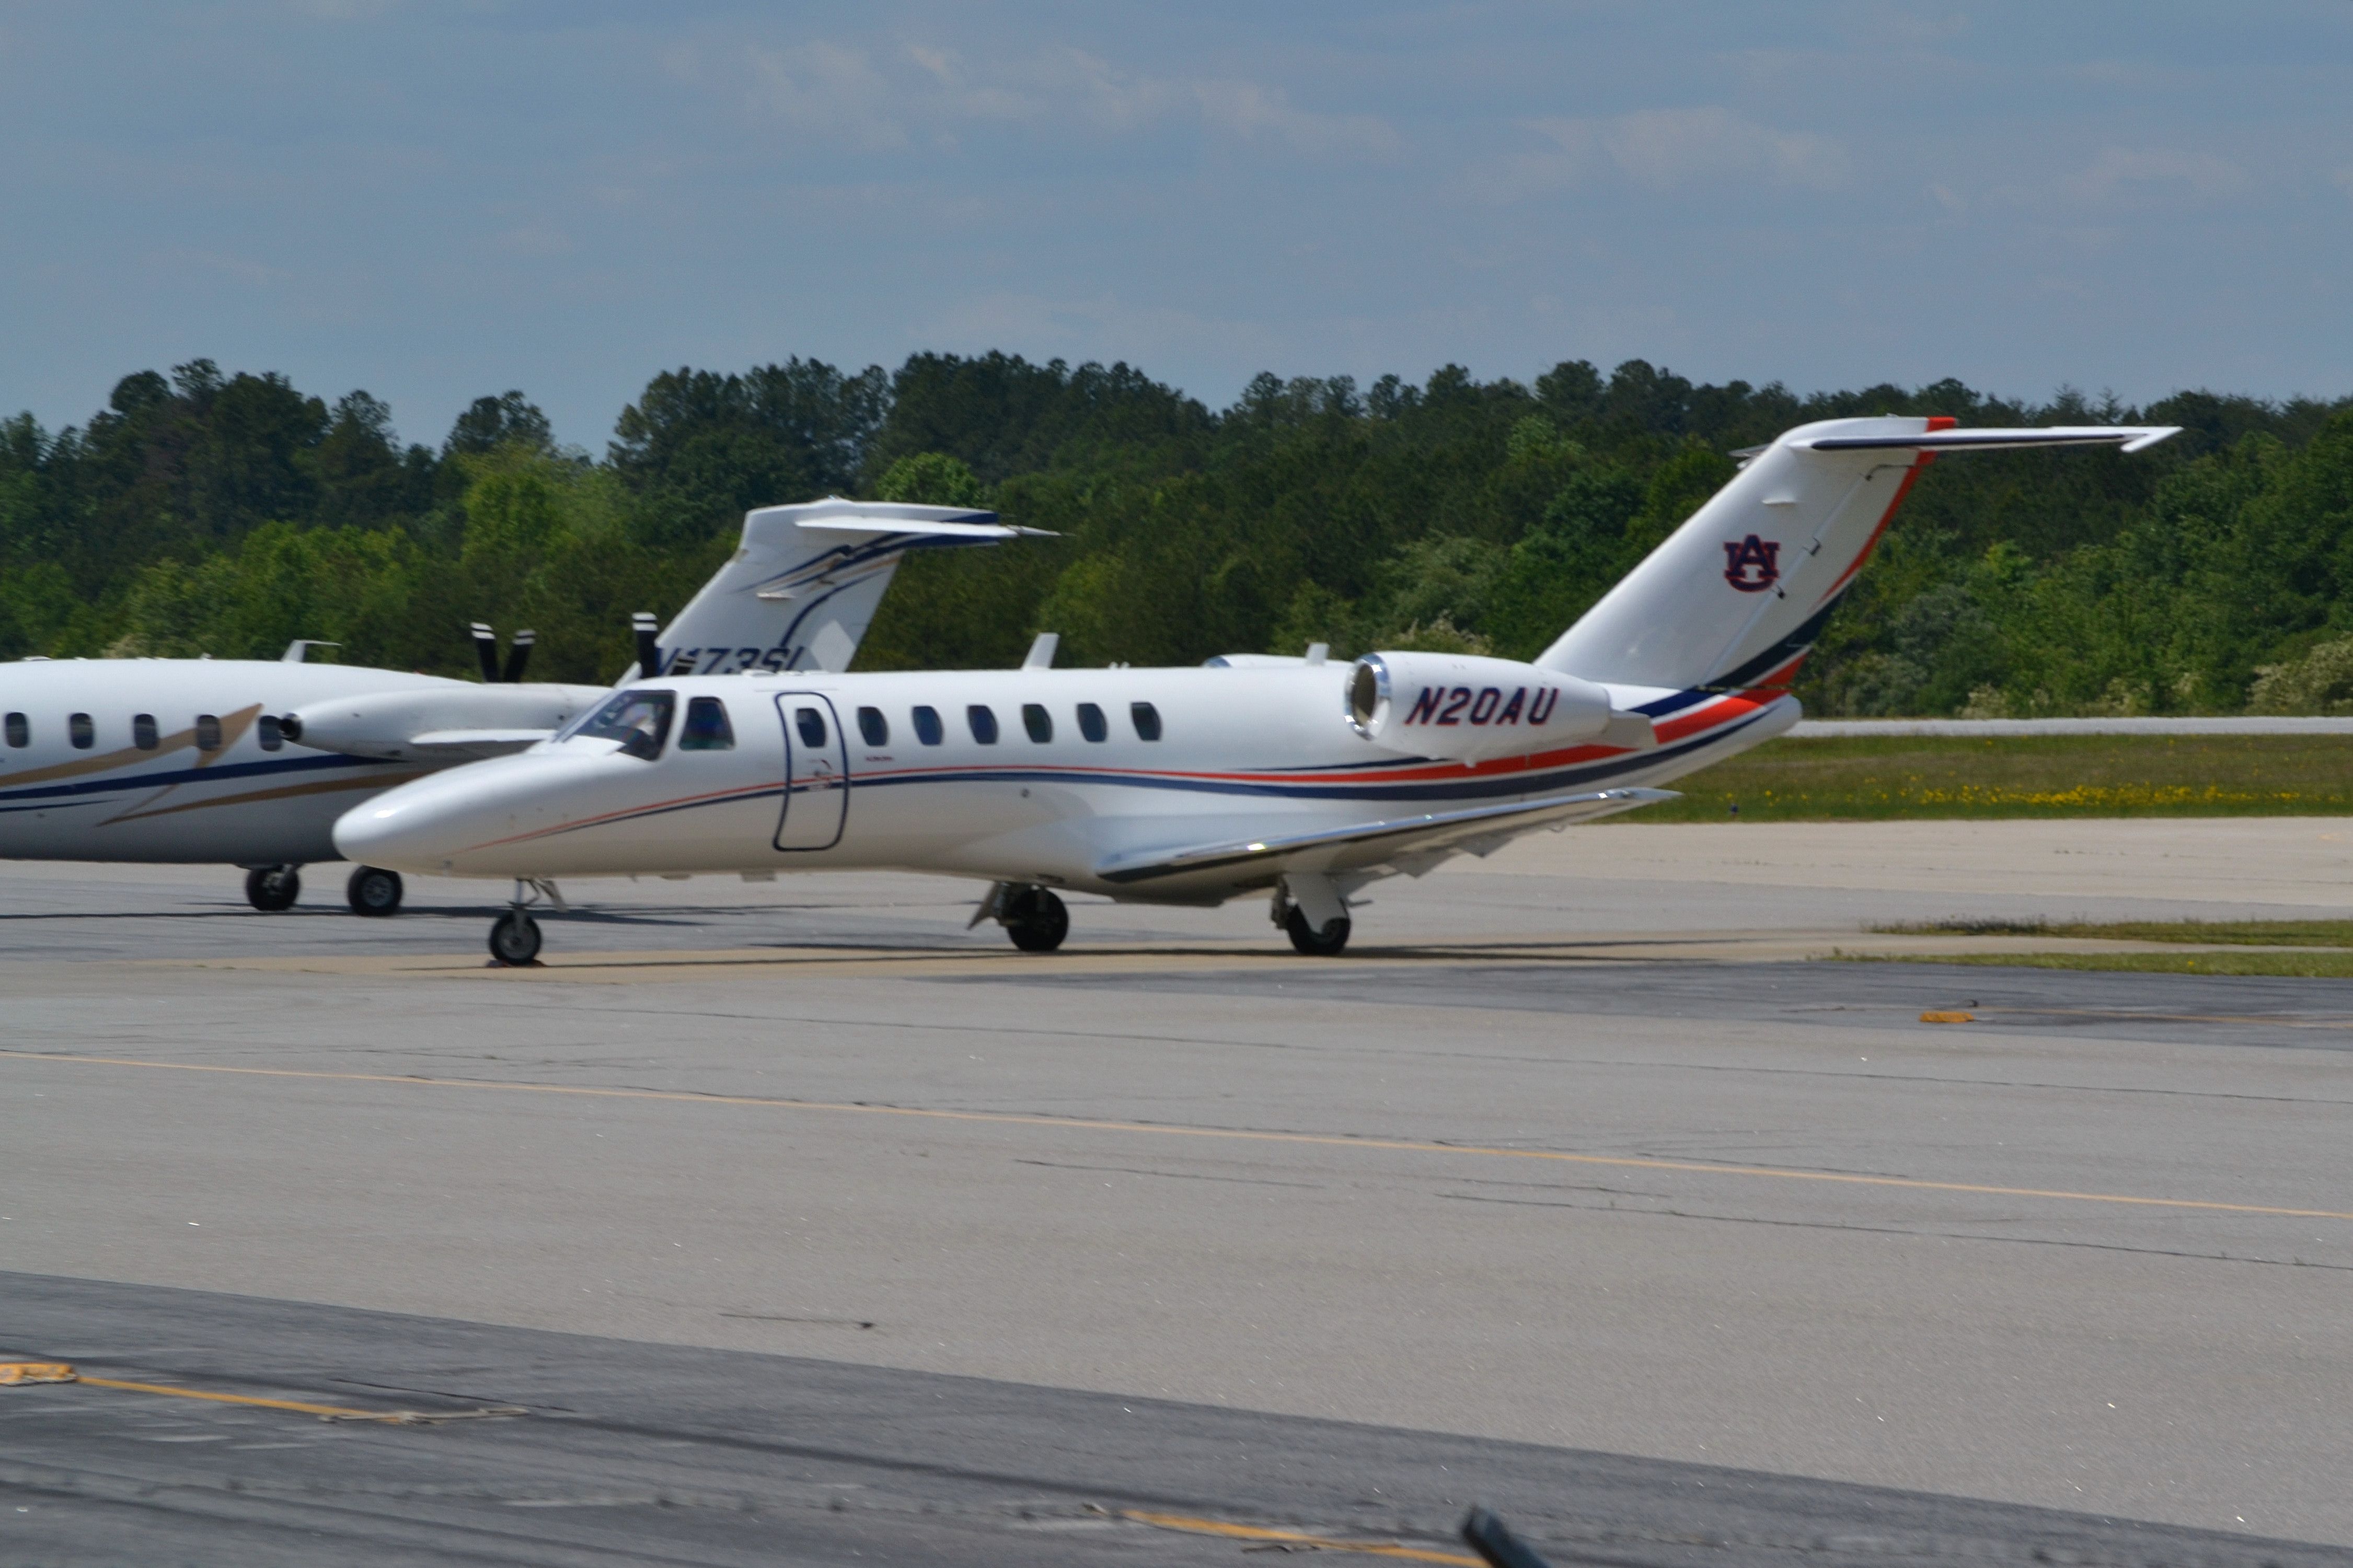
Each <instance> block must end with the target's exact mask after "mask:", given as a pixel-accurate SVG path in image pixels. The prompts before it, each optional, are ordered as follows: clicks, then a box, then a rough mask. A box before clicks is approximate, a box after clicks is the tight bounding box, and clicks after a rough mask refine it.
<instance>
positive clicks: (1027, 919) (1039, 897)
mask: <svg viewBox="0 0 2353 1568" xmlns="http://www.w3.org/2000/svg"><path fill="white" fill-rule="evenodd" d="M1005 934H1006V935H1008V936H1009V937H1011V938H1012V939H1013V945H1014V946H1016V947H1018V948H1019V949H1020V950H1021V951H1022V952H1053V951H1054V950H1055V949H1056V948H1058V947H1060V946H1061V945H1062V939H1063V938H1064V937H1066V936H1068V935H1070V934H1071V911H1070V910H1069V909H1068V908H1067V907H1066V906H1065V905H1064V904H1063V902H1062V900H1060V899H1059V898H1056V897H1055V896H1054V895H1053V894H1052V893H1050V892H1049V891H1047V890H1046V889H1043V888H1024V889H1021V890H1020V891H1019V892H1018V893H1016V894H1014V895H1013V896H1012V897H1011V898H1010V899H1008V900H1006V906H1005Z"/></svg>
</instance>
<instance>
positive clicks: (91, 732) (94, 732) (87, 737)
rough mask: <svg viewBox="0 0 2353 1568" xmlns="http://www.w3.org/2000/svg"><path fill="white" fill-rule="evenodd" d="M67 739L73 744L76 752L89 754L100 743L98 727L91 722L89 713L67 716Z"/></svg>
mask: <svg viewBox="0 0 2353 1568" xmlns="http://www.w3.org/2000/svg"><path fill="white" fill-rule="evenodd" d="M66 739H67V740H69V741H71V742H73V749H74V750H75V751H77V752H87V751H89V750H90V747H92V746H93V745H95V744H97V743H98V726H97V725H95V724H93V723H91V722H90V715H89V714H87V713H69V714H67V715H66Z"/></svg>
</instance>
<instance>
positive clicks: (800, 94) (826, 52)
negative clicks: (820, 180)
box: [744, 43, 912, 153]
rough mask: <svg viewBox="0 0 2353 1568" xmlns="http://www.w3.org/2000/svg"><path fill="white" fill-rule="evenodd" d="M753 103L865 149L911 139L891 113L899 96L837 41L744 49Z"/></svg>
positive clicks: (858, 53)
mask: <svg viewBox="0 0 2353 1568" xmlns="http://www.w3.org/2000/svg"><path fill="white" fill-rule="evenodd" d="M744 58H745V59H746V60H747V61H748V62H749V63H750V65H751V68H752V75H753V79H754V93H753V97H754V105H755V107H757V108H759V109H761V110H765V111H767V112H768V113H771V114H774V115H776V116H778V117H779V118H781V119H783V120H784V121H786V123H788V124H790V125H792V126H794V127H796V128H797V129H799V130H802V131H807V132H812V133H814V134H816V135H818V136H820V137H823V138H825V139H827V140H828V141H840V142H849V143H850V144H851V145H853V146H857V147H860V148H863V149H865V150H866V151H868V152H872V153H882V152H890V151H892V150H894V149H896V148H900V147H904V146H906V145H907V144H908V142H910V141H911V140H912V138H911V137H910V136H909V134H908V131H907V127H906V125H905V124H904V123H903V122H902V121H901V120H900V118H899V117H898V116H897V115H895V114H893V113H892V111H891V108H890V106H891V105H892V104H893V103H895V102H898V101H900V100H901V99H902V95H901V94H898V93H895V92H893V91H892V88H891V84H890V82H889V81H888V80H886V79H884V78H883V76H882V73H881V72H880V71H878V70H877V69H875V68H874V65H873V62H872V61H871V59H869V58H867V55H866V52H865V51H864V50H863V49H855V48H847V47H843V46H842V45H839V44H828V43H814V44H799V45H796V46H794V47H790V48H783V49H769V48H763V47H760V46H758V45H756V44H755V45H753V46H752V47H749V48H747V49H746V50H745V51H744Z"/></svg>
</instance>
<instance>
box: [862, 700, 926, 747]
mask: <svg viewBox="0 0 2353 1568" xmlns="http://www.w3.org/2000/svg"><path fill="white" fill-rule="evenodd" d="M923 711H925V712H926V713H928V712H930V711H931V710H930V709H928V708H926V709H925V710H923ZM858 732H859V733H860V734H861V735H863V736H865V737H866V743H867V744H868V745H870V746H887V745H889V744H890V743H891V721H890V720H888V719H885V718H884V717H882V710H881V709H880V708H860V710H858Z"/></svg>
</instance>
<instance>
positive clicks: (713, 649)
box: [655, 496, 1039, 675]
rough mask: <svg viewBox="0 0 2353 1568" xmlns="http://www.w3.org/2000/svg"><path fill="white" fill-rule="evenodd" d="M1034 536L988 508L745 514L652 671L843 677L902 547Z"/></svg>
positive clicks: (890, 506)
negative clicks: (812, 672)
mask: <svg viewBox="0 0 2353 1568" xmlns="http://www.w3.org/2000/svg"><path fill="white" fill-rule="evenodd" d="M1038 531H1039V530H1037V529H1029V528H1015V527H1011V526H1009V525H1008V524H1006V523H1002V522H999V521H997V514H996V513H995V512H993V511H974V510H970V509H968V508H963V507H945V506H915V505H912V504H907V503H902V502H899V501H854V500H841V499H840V498H839V497H838V496H836V497H831V498H828V499H827V500H821V501H811V502H809V503H808V504H807V505H805V506H770V507H762V508H760V509H759V510H756V511H750V512H746V513H744V542H743V547H742V548H741V549H739V550H737V551H736V552H735V553H734V555H733V558H732V559H730V560H729V561H728V563H727V564H725V565H724V566H722V567H721V568H720V569H719V571H718V573H717V574H716V575H714V576H713V577H712V579H711V581H710V582H708V583H706V584H703V585H702V591H701V592H700V593H698V594H696V595H694V597H693V598H692V599H691V600H689V601H688V602H687V605H686V608H684V609H683V610H681V611H680V612H679V614H678V618H677V619H676V620H674V621H672V622H671V623H670V626H668V627H667V628H666V629H665V630H664V631H663V632H662V633H661V635H660V637H659V661H658V664H657V666H656V667H655V668H659V670H661V671H663V672H667V673H675V674H681V675H683V674H696V675H721V674H732V673H733V672H735V671H737V670H744V669H753V668H760V669H776V670H784V669H828V670H838V669H846V668H849V661H850V658H852V656H854V655H855V654H856V653H857V652H858V644H859V641H860V638H862V637H865V635H866V628H867V626H869V625H870V624H871V622H872V621H873V619H874V612H875V609H876V608H877V606H879V605H881V602H882V591H883V590H884V589H885V588H888V587H889V586H890V585H891V576H892V573H894V572H896V571H897V570H898V567H899V563H900V561H901V560H902V559H903V558H904V557H905V555H906V554H907V552H909V551H911V550H952V549H957V548H961V547H965V546H970V545H980V544H995V543H997V542H999V541H1001V540H1007V539H1013V538H1016V537H1018V536H1019V535H1022V534H1025V533H1036V532H1038Z"/></svg>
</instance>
